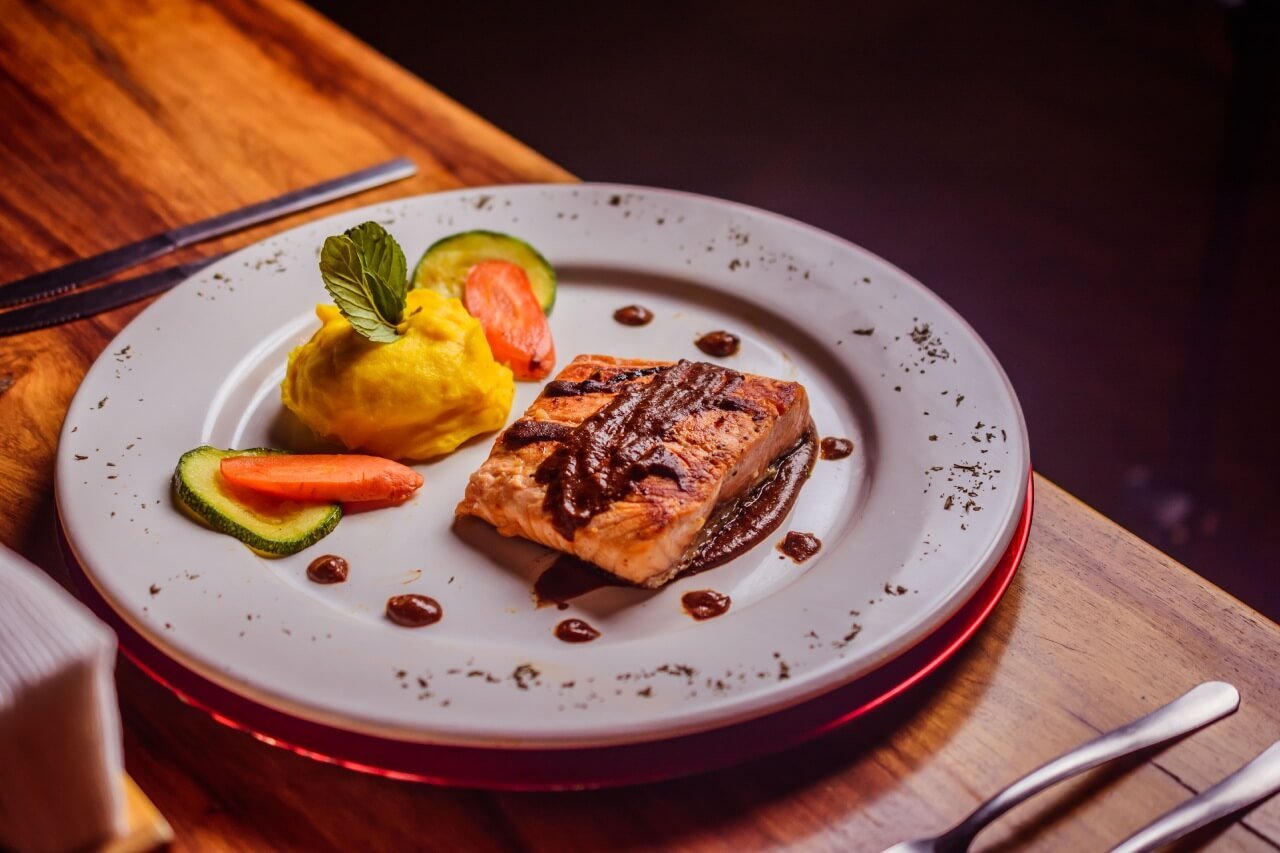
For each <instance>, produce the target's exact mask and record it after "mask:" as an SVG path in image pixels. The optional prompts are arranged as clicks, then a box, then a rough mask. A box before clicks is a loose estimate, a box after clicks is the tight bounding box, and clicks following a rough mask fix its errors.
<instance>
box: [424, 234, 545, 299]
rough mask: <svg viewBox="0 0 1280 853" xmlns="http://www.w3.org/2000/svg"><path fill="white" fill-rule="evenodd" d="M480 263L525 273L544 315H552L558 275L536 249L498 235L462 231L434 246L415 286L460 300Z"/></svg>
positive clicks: (426, 256)
mask: <svg viewBox="0 0 1280 853" xmlns="http://www.w3.org/2000/svg"><path fill="white" fill-rule="evenodd" d="M481 261H507V262H509V263H513V264H515V265H516V266H518V267H520V268H521V269H523V270H524V272H525V275H527V276H529V283H530V284H531V285H533V295H534V296H536V297H538V304H539V305H541V306H542V313H544V314H550V313H551V306H552V305H554V304H555V301H556V271H555V270H554V269H553V268H552V267H551V264H549V263H547V259H546V258H544V257H542V255H541V254H540V253H539V252H538V250H537V249H535V248H533V247H532V246H530V245H529V244H528V243H526V242H525V241H523V240H521V239H520V238H518V237H512V236H511V235H510V234H500V233H498V232H497V231H463V232H462V233H460V234H453V235H451V236H449V237H445V238H443V239H441V240H437V241H436V242H434V243H432V244H431V246H430V247H429V248H428V249H427V251H426V252H425V253H424V254H423V256H422V260H420V261H418V266H416V267H415V268H414V270H413V286H414V287H425V288H428V289H429V290H434V291H435V292H437V293H440V294H443V295H445V296H455V297H457V298H458V299H461V298H462V289H463V287H464V285H465V284H466V281H467V273H468V272H470V271H471V268H472V267H473V266H475V265H476V264H478V263H480V262H481Z"/></svg>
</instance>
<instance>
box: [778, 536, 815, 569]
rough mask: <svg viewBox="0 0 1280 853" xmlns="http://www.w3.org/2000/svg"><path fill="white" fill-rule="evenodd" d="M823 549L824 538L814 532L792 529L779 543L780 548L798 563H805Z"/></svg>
mask: <svg viewBox="0 0 1280 853" xmlns="http://www.w3.org/2000/svg"><path fill="white" fill-rule="evenodd" d="M821 549H822V540H821V539H819V538H818V537H817V536H814V535H813V534H812V533H797V532H796V531H794V530H792V531H789V532H788V533H787V535H786V536H784V537H783V538H782V541H781V542H779V543H778V550H779V551H781V552H782V553H784V554H786V555H787V556H788V557H790V558H791V559H793V560H795V561H796V562H797V563H803V562H804V561H805V560H807V559H809V558H810V557H812V556H813V555H814V554H816V553H818V551H819V550H821Z"/></svg>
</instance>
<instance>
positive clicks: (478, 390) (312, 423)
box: [280, 290, 515, 459]
mask: <svg viewBox="0 0 1280 853" xmlns="http://www.w3.org/2000/svg"><path fill="white" fill-rule="evenodd" d="M316 316H317V317H319V318H320V322H321V324H322V326H321V328H320V330H319V331H317V332H316V333H315V334H314V335H312V337H311V340H309V341H307V343H305V344H303V345H302V346H300V347H298V348H297V349H295V350H294V351H293V352H291V353H290V354H289V369H288V372H287V373H286V374H285V378H284V384H283V385H282V386H281V389H280V390H281V396H282V397H283V399H284V404H285V406H286V407H287V408H288V409H289V411H291V412H293V413H294V414H295V415H297V416H298V419H299V420H301V421H302V422H303V423H304V424H306V425H307V426H308V427H310V428H311V429H312V430H314V431H315V432H316V433H317V434H318V435H321V436H324V437H325V438H328V439H330V440H333V441H338V442H340V443H341V444H343V445H344V446H346V447H347V448H348V449H350V450H360V451H364V452H366V453H372V454H375V455H377V456H386V457H389V458H392V459H429V458H430V457H432V456H439V455H440V454H442V453H448V452H450V451H451V450H453V449H455V448H456V447H457V446H458V445H459V444H461V443H462V442H464V441H466V440H467V439H468V438H471V437H472V436H474V435H479V434H480V433H484V432H490V431H492V430H496V429H500V428H501V427H502V425H503V424H505V423H506V421H507V415H508V413H509V412H510V411H511V397H512V395H513V394H514V393H515V384H514V382H513V380H512V376H511V370H510V368H508V367H506V366H505V365H502V364H499V363H498V362H496V361H494V360H493V354H492V353H491V352H490V350H489V344H488V343H487V342H486V341H485V337H484V330H483V329H481V328H480V321H478V320H476V319H475V318H474V317H472V316H471V315H470V314H468V313H467V310H466V309H465V308H463V307H462V303H461V302H459V301H458V300H457V299H447V298H445V297H443V296H440V295H439V294H437V293H433V292H431V291H429V290H411V291H410V292H409V296H408V301H407V303H406V305H405V310H404V316H405V322H404V323H403V324H402V325H401V330H402V332H403V334H402V335H401V336H400V338H399V339H398V340H396V341H394V342H393V343H386V344H379V343H374V342H372V341H369V340H366V339H365V338H364V337H362V336H361V335H360V334H359V333H357V332H356V331H355V330H354V329H352V328H351V324H350V323H348V322H347V320H346V318H345V317H343V316H342V315H341V314H340V313H339V312H338V309H337V308H336V307H334V306H332V305H318V306H316Z"/></svg>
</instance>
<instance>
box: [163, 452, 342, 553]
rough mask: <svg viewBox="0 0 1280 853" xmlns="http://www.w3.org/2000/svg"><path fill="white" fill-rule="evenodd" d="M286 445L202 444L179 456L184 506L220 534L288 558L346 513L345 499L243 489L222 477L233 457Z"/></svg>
mask: <svg viewBox="0 0 1280 853" xmlns="http://www.w3.org/2000/svg"><path fill="white" fill-rule="evenodd" d="M282 452H283V451H280V450H270V449H268V448H262V447H259V448H254V449H253V450H219V449H218V448H216V447H209V446H207V445H206V446H204V447H197V448H196V449H195V450H188V451H187V452H186V453H184V454H182V458H181V459H179V460H178V467H177V468H176V469H175V470H174V472H173V495H174V498H175V500H176V501H177V504H178V506H179V508H181V509H183V510H185V511H186V512H187V514H188V515H191V516H193V517H194V518H195V519H197V520H198V521H201V522H203V523H204V524H206V525H208V526H209V527H211V528H213V529H214V530H216V531H218V532H219V533H226V534H227V535H228V536H234V537H235V538H237V539H239V540H240V541H241V542H243V543H244V544H246V545H248V546H249V547H250V548H252V549H253V550H254V551H257V552H258V553H260V554H262V555H264V556H267V557H283V556H286V555H288V554H293V553H296V552H298V551H301V550H302V549H303V548H306V547H307V546H309V545H314V544H315V543H316V542H319V541H320V540H321V539H323V538H324V537H325V536H327V535H328V534H329V532H330V531H331V530H333V528H334V527H336V526H337V524H338V521H339V520H340V519H341V518H342V506H341V505H340V504H336V503H333V504H329V503H326V504H313V503H299V502H298V501H288V500H280V499H278V498H272V497H267V496H265V495H259V494H256V493H254V492H251V491H248V490H246V489H237V488H235V487H234V486H232V485H231V484H230V483H228V482H227V481H226V480H224V479H223V478H222V473H221V470H220V468H221V464H222V460H223V459H225V458H227V457H228V456H266V455H269V454H276V453H282Z"/></svg>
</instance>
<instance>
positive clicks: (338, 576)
mask: <svg viewBox="0 0 1280 853" xmlns="http://www.w3.org/2000/svg"><path fill="white" fill-rule="evenodd" d="M348 568H349V566H348V565H347V561H346V560H344V559H342V558H341V557H339V556H338V555H337V554H325V555H324V556H323V557H316V558H315V559H314V560H312V561H311V565H309V566H307V577H308V578H310V579H311V580H313V581H315V582H316V583H324V584H329V583H342V582H343V581H345V580H346V579H347V570H348Z"/></svg>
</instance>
